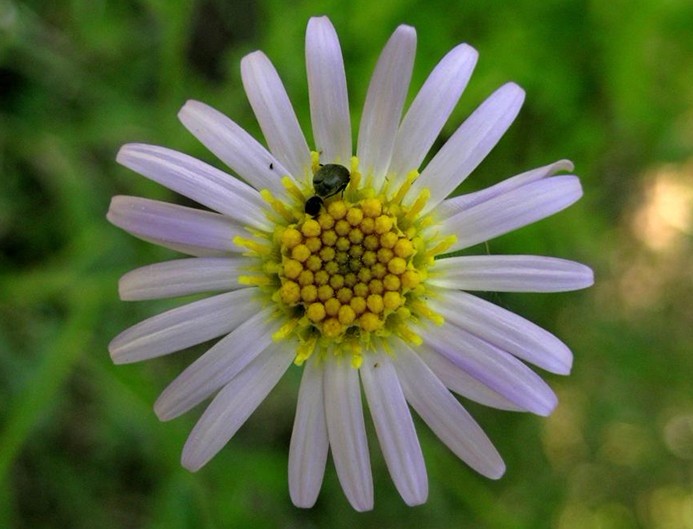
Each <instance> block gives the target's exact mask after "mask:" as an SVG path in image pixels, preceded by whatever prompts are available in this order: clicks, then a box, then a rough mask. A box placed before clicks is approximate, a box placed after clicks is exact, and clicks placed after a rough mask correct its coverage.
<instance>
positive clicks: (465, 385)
mask: <svg viewBox="0 0 693 529" xmlns="http://www.w3.org/2000/svg"><path fill="white" fill-rule="evenodd" d="M415 47H416V33H415V31H414V29H413V28H411V27H408V26H400V27H398V28H397V30H396V31H395V32H394V34H393V35H392V37H391V38H390V40H389V41H388V43H387V45H386V46H385V48H384V50H383V52H382V54H381V55H380V57H379V59H378V62H377V65H376V67H375V72H374V73H373V77H372V79H371V81H370V85H369V87H368V92H367V96H366V102H365V105H364V109H363V114H362V117H361V122H360V126H359V131H358V143H357V145H356V156H353V155H352V153H353V150H352V131H351V122H350V119H349V103H348V97H347V85H346V79H345V75H344V65H343V61H342V54H341V50H340V45H339V41H338V39H337V35H336V33H335V30H334V28H333V26H332V24H331V23H330V21H329V20H328V19H327V18H324V17H323V18H313V19H311V20H310V22H309V23H308V29H307V34H306V63H307V71H308V88H309V95H310V113H311V118H312V127H313V136H314V138H315V145H314V148H313V150H312V151H311V149H310V148H309V146H308V144H307V142H306V140H305V137H304V135H303V132H302V130H301V127H300V125H299V122H298V120H297V118H296V115H295V113H294V111H293V109H292V106H291V103H290V102H289V98H288V96H287V93H286V91H285V89H284V87H283V85H282V83H281V81H280V79H279V76H278V74H277V72H276V70H275V69H274V67H273V66H272V64H271V63H270V61H269V60H268V58H267V57H266V56H265V55H264V54H263V53H261V52H259V51H258V52H254V53H251V54H250V55H248V56H246V57H245V58H244V59H243V60H242V62H241V73H242V79H243V85H244V87H245V91H246V94H247V95H248V99H249V100H250V104H251V106H252V108H253V111H254V112H255V115H256V117H257V119H258V121H259V124H260V127H261V129H262V132H263V134H264V136H265V140H266V142H267V148H265V147H264V146H262V145H261V144H260V143H258V142H257V141H256V140H255V139H253V138H252V137H251V136H250V135H249V134H248V133H246V132H245V131H244V130H243V129H242V128H240V127H239V126H238V125H237V124H236V123H234V122H233V121H231V120H230V119H229V118H227V117H226V116H224V115H222V114H220V113H219V112H217V111H216V110H214V109H212V108H210V107H208V106H206V105H204V104H202V103H199V102H196V101H189V102H187V103H186V104H185V105H184V106H183V108H182V110H181V111H180V114H179V117H180V119H181V121H182V122H183V125H185V127H186V128H187V129H188V130H189V131H190V132H192V134H194V135H195V136H196V137H197V138H198V139H199V140H200V141H201V142H202V143H203V144H204V145H205V146H206V147H207V148H208V149H209V150H211V151H212V152H213V153H214V154H215V155H216V156H218V157H219V158H220V159H221V160H222V161H223V162H224V163H225V164H226V165H228V167H229V168H230V169H231V170H232V171H233V173H235V174H236V175H238V177H240V179H238V178H236V177H234V176H231V175H229V174H226V173H225V172H222V171H220V170H219V169H216V168H214V167H212V166H210V165H207V164H206V163H204V162H201V161H199V160H196V159H193V158H191V157H189V156H187V155H185V154H181V153H179V152H175V151H172V150H169V149H166V148H163V147H157V146H152V145H142V144H128V145H125V146H124V147H123V148H122V149H121V150H120V152H119V153H118V158H117V159H118V162H120V163H121V164H123V165H124V166H126V167H129V168H130V169H132V170H134V171H136V172H138V173H140V174H142V175H144V176H145V177H147V178H150V179H152V180H154V181H156V182H159V183H160V184H162V185H164V186H166V187H168V188H169V189H171V190H173V191H175V192H177V193H180V194H181V195H183V196H186V197H188V198H190V199H192V200H193V201H195V202H197V203H199V204H201V205H202V206H205V207H206V208H208V209H205V210H201V209H194V208H189V207H183V206H179V205H173V204H167V203H163V202H158V201H155V200H148V199H145V198H138V197H126V196H118V197H115V198H113V201H112V203H111V207H110V210H109V212H108V219H109V220H110V221H111V222H112V223H113V224H115V225H116V226H118V227H120V228H122V229H124V230H126V231H128V232H130V233H131V234H133V235H135V236H136V237H139V238H141V239H144V240H147V241H150V242H153V243H155V244H159V245H162V246H165V247H167V248H171V249H173V250H177V251H180V252H182V253H184V254H187V255H188V256H190V257H186V258H183V259H176V260H172V261H167V262H163V263H158V264H153V265H149V266H145V267H143V268H139V269H136V270H134V271H132V272H130V273H128V274H126V275H125V276H123V278H122V279H121V281H120V296H121V298H122V299H124V300H145V299H157V298H169V297H175V296H186V295H190V294H199V293H215V294H214V295H212V296H210V297H207V298H204V299H200V300H198V301H194V302H191V303H188V304H185V305H182V306H180V307H178V308H175V309H173V310H169V311H167V312H165V313H163V314H160V315H157V316H154V317H152V318H150V319H148V320H145V321H143V322H141V323H139V324H137V325H135V326H134V327H131V328H130V329H127V330H126V331H124V332H123V333H121V334H120V335H119V336H117V337H116V338H115V339H114V340H113V341H112V342H111V344H110V347H109V350H110V352H111V355H112V358H113V361H114V362H116V363H129V362H136V361H140V360H146V359H150V358H155V357H159V356H162V355H166V354H169V353H173V352H175V351H179V350H181V349H184V348H187V347H190V346H193V345H196V344H199V343H202V342H205V341H207V340H210V339H213V338H218V337H222V336H223V338H221V339H220V340H219V341H218V342H217V343H216V344H215V345H214V346H213V347H212V348H211V349H209V350H208V351H207V352H206V353H205V354H203V355H202V356H200V357H199V358H198V359H197V360H196V361H195V362H193V363H192V364H191V365H190V366H189V367H188V368H187V369H185V370H184V371H183V372H182V373H181V374H180V375H179V376H178V378H176V379H175V380H174V381H173V382H172V383H171V384H170V385H169V386H168V387H167V388H166V389H165V390H164V392H163V393H162V394H161V396H160V397H159V399H158V400H157V402H156V404H155V406H154V409H155V412H156V414H157V415H158V417H159V418H160V419H161V420H170V419H173V418H175V417H178V416H179V415H181V414H183V413H185V412H187V411H188V410H190V409H192V408H193V407H195V406H196V405H198V404H200V403H201V402H203V401H205V400H206V399H208V398H209V397H212V396H213V399H212V401H211V403H210V404H209V405H208V406H207V409H206V410H205V411H204V413H203V414H202V416H201V418H200V419H199V421H198V422H197V424H196V425H195V427H194V429H193V431H192V433H191V434H190V437H189V438H188V440H187V442H186V444H185V447H184V448H183V455H182V464H183V466H184V467H186V468H188V469H190V470H192V471H195V470H198V469H199V468H200V467H202V466H203V465H205V464H206V463H207V462H208V461H209V460H210V459H211V458H212V457H213V456H214V455H215V454H216V453H217V452H218V451H219V450H221V449H222V447H223V446H224V445H225V444H226V443H227V442H228V441H229V439H231V437H233V435H234V434H235V433H236V431H237V430H238V429H239V428H240V427H241V425H242V424H243V423H244V422H245V420H246V419H247V418H248V417H249V416H250V415H251V414H252V412H253V411H254V410H255V409H256V407H257V406H258V405H259V404H260V403H261V402H262V400H263V399H264V398H265V397H266V396H267V394H268V393H269V392H270V391H271V389H272V388H273V387H274V386H275V384H276V383H277V382H278V381H279V379H280V378H281V377H282V375H283V374H284V373H285V372H286V370H287V369H289V368H290V367H291V366H292V365H295V366H299V367H301V368H302V369H303V373H302V380H301V385H300V389H299V394H298V404H297V410H296V417H295V422H294V429H293V434H292V437H291V445H290V448H289V469H288V474H289V490H290V495H291V499H292V500H293V502H294V504H296V505H297V506H300V507H310V506H312V505H313V504H314V503H315V501H316V498H317V496H318V492H319V489H320V486H321V483H322V479H323V474H324V471H325V463H326V459H327V454H328V449H329V450H331V451H332V458H333V460H334V464H335V467H336V470H337V475H338V478H339V481H340V483H341V485H342V488H343V489H344V492H345V494H346V496H347V498H348V500H349V502H350V503H351V505H352V506H353V507H354V508H355V509H357V510H359V511H365V510H369V509H371V508H372V507H373V482H372V476H371V468H370V459H369V449H368V443H367V436H366V430H365V427H364V415H363V407H362V402H361V388H363V391H364V394H365V397H366V400H367V401H368V408H369V410H370V414H371V416H372V418H373V423H374V425H375V431H376V434H377V438H378V441H379V443H380V446H381V449H382V452H383V455H384V459H385V463H386V465H387V468H388V470H389V472H390V474H391V476H392V479H393V481H394V483H395V486H396V487H397V490H398V491H399V493H400V494H401V496H402V498H403V499H404V501H405V502H406V503H407V504H409V505H417V504H421V503H423V502H425V501H426V498H427V495H428V482H427V476H426V468H425V465H424V458H423V455H422V452H421V447H420V445H419V441H418V438H417V435H416V432H415V429H414V423H413V421H412V416H411V414H410V411H409V406H411V407H412V408H413V409H414V410H415V411H416V412H417V413H418V414H419V415H420V416H421V418H422V419H423V421H424V422H425V423H426V424H427V425H428V426H429V427H430V428H431V429H432V430H433V432H434V433H435V434H436V435H437V436H438V437H439V438H440V439H441V440H442V441H443V442H444V443H445V444H446V445H447V446H448V447H449V448H450V449H451V450H452V451H453V452H454V453H455V454H456V455H457V456H459V457H460V458H461V459H462V460H464V461H465V462H466V463H467V464H468V465H469V466H470V467H472V468H473V469H474V470H476V471H477V472H479V473H481V474H483V475H484V476H488V477H490V478H493V479H495V478H498V477H500V476H501V475H502V474H503V472H504V469H505V467H504V464H503V461H502V459H501V457H500V456H499V454H498V452H497V451H496V450H495V448H494V447H493V444H492V443H491V441H490V440H489V439H488V437H487V436H486V435H485V434H484V432H483V431H482V429H481V428H480V427H479V425H478V424H477V423H476V422H475V421H474V419H472V417H471V416H470V415H469V413H467V411H465V409H464V408H463V406H462V404H461V403H460V402H459V401H458V400H457V398H455V396H453V393H452V392H454V393H457V394H458V395H461V396H463V397H465V398H468V399H471V400H474V401H477V402H480V403H483V404H485V405H488V406H492V407H495V408H500V409H505V410H517V411H529V412H532V413H536V414H539V415H548V414H549V413H551V411H552V410H553V408H554V407H555V405H556V397H555V395H554V393H553V392H552V391H551V389H550V388H549V386H548V385H547V384H546V383H545V382H544V381H543V380H542V379H541V378H540V377H539V376H538V375H537V374H535V373H534V371H532V370H531V369H530V368H529V367H527V365H526V363H525V362H527V363H530V364H534V365H535V366H538V367H540V368H542V369H544V370H546V371H549V372H551V373H558V374H567V373H568V372H569V371H570V368H571V363H572V355H571V352H570V351H569V349H568V348H567V347H566V346H565V345H564V344H563V343H562V342H561V341H560V340H558V339H557V338H556V337H554V336H553V335H551V334H550V333H548V332H547V331H545V330H543V329H541V328H539V327H537V326H536V325H534V324H533V323H531V322H529V321H527V320H525V319H523V318H521V317H519V316H517V315H515V314H513V313H511V312H509V311H507V310H505V309H503V308H500V307H498V306H496V305H494V304H492V303H489V302H488V301H484V300H482V299H480V298H479V297H476V296H474V295H472V294H469V293H467V292H466V291H491V290H494V291H505V292H510V291H513V292H514V291H528V292H557V291H567V290H573V289H580V288H584V287H587V286H589V285H591V284H592V281H593V278H592V272H591V270H590V269H589V268H587V267H585V266H583V265H581V264H578V263H574V262H571V261H566V260H562V259H556V258H551V257H537V256H527V255H513V256H510V255H507V256H506V255H478V256H477V255H464V256H456V257H455V256H450V255H449V254H451V253H452V252H456V251H457V250H462V249H465V248H469V247H471V246H474V245H476V244H478V243H481V242H484V241H487V240H489V239H492V238H494V237H496V236H498V235H501V234H504V233H506V232H509V231H511V230H514V229H516V228H520V227H522V226H525V225H527V224H530V223H532V222H535V221H538V220H540V219H543V218H544V217H548V216H549V215H552V214H554V213H556V212H558V211H560V210H562V209H564V208H566V207H567V206H569V205H570V204H572V203H573V202H575V201H576V200H578V198H580V196H581V194H582V190H581V187H580V183H579V181H578V178H577V177H576V176H572V175H561V176H553V175H554V174H555V173H556V172H559V171H571V170H572V168H573V167H572V164H571V163H570V162H568V161H565V160H562V161H558V162H555V163H552V164H549V165H546V166H544V167H540V168H537V169H533V170H530V171H527V172H525V173H522V174H520V175H517V176H514V177H512V178H509V179H507V180H505V181H503V182H501V183H499V184H497V185H495V186H492V187H490V188H488V189H485V190H482V191H478V192H474V193H470V194H466V195H461V196H457V197H454V198H446V197H447V196H448V195H449V194H450V193H451V192H452V191H453V190H454V189H455V188H456V187H457V186H458V185H459V184H460V183H461V182H463V181H464V180H465V178H466V177H467V176H468V175H469V174H470V173H471V172H472V171H473V170H474V168H475V167H476V166H477V165H478V164H479V163H480V162H481V161H482V160H483V159H484V157H485V156H486V155H487V154H488V153H489V151H490V150H491V149H492V148H493V146H494V145H495V144H496V143H497V142H498V140H499V139H500V138H501V136H502V135H503V134H504V132H505V131H506V129H507V128H508V127H509V126H510V124H511V123H512V121H513V120H514V118H515V117H516V115H517V113H518V111H519V109H520V106H521V104H522V101H523V99H524V92H523V91H522V89H521V88H520V87H518V86H517V85H515V84H513V83H508V84H506V85H504V86H502V87H500V88H499V89H498V90H496V91H495V92H494V93H493V94H492V95H491V96H490V97H489V98H488V99H487V100H486V101H484V102H483V103H482V104H481V106H480V107H479V108H478V109H476V110H475V111H474V112H473V113H472V114H471V116H469V118H468V119H467V120H466V121H465V122H464V123H463V124H462V125H461V126H460V127H459V128H458V129H457V131H456V132H455V133H454V134H453V135H452V137H451V138H450V139H449V140H448V141H447V142H446V143H445V145H444V146H443V147H442V148H441V149H440V151H439V152H438V153H436V154H435V155H434V156H433V157H432V159H431V161H430V162H429V163H428V164H427V165H426V166H425V167H424V168H423V169H422V170H420V166H421V164H422V161H423V160H424V157H425V156H426V154H427V153H428V151H429V149H430V148H431V146H432V144H433V142H434V140H435V139H436V137H437V135H438V134H439V132H440V130H441V129H442V127H443V125H444V123H445V122H446V120H447V118H448V117H449V115H450V113H451V112H452V110H453V108H454V107H455V105H456V103H457V101H458V99H459V97H460V95H461V93H462V91H463V90H464V88H465V86H466V84H467V81H468V80H469V78H470V76H471V73H472V70H473V68H474V65H475V63H476V60H477V52H476V51H475V50H474V49H473V48H471V47H470V46H468V45H466V44H461V45H459V46H457V47H456V48H454V49H453V50H452V51H450V52H449V53H448V54H447V55H445V57H443V59H442V60H441V61H440V63H438V65H437V66H436V67H435V69H434V70H433V72H431V74H430V76H429V77H428V79H427V80H426V82H425V83H424V85H423V87H422V88H421V89H420V90H419V92H418V94H417V96H416V98H415V99H414V101H413V103H412V104H411V106H410V107H409V108H408V110H407V111H406V113H404V117H402V113H403V107H404V102H405V99H406V95H407V90H408V87H409V82H410V78H411V73H412V67H413V62H414V54H415ZM419 171H420V172H419ZM307 203H308V204H307ZM210 210H211V211H210ZM306 210H308V212H306Z"/></svg>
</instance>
